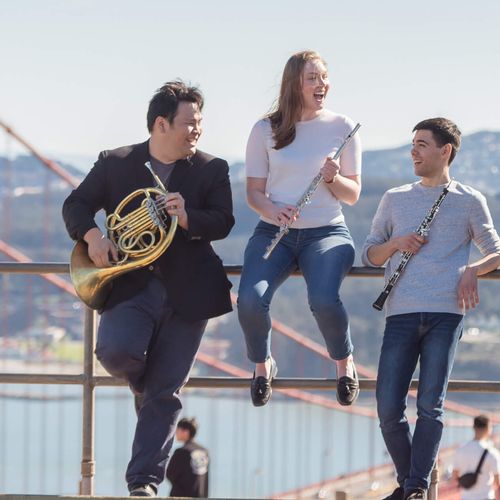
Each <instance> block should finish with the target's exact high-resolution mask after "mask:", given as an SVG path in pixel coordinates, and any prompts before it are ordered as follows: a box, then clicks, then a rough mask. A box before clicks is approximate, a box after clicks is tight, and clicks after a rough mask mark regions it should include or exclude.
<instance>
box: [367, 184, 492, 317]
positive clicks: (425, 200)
mask: <svg viewBox="0 0 500 500" xmlns="http://www.w3.org/2000/svg"><path fill="white" fill-rule="evenodd" d="M442 189H443V188H442V187H425V186H422V185H421V184H420V183H418V182H417V183H414V184H408V185H405V186H401V187H399V188H394V189H391V190H389V191H387V192H386V193H385V194H384V196H383V198H382V200H381V202H380V204H379V207H378V209H377V212H376V214H375V217H374V219H373V222H372V227H371V230H370V234H369V235H368V237H367V238H366V241H365V244H364V246H363V250H362V261H363V264H365V265H367V266H374V264H373V263H371V262H370V260H369V258H368V249H369V248H370V247H371V246H372V245H380V244H382V243H385V242H386V241H388V240H389V239H391V238H394V237H400V236H404V235H407V234H409V233H411V232H412V231H415V230H416V229H417V227H418V226H419V225H420V223H421V222H422V220H423V219H424V217H425V216H426V215H427V213H428V211H429V210H430V208H431V207H432V205H433V204H434V202H435V201H436V199H437V198H438V197H439V195H440V193H441V192H442ZM472 242H474V244H475V245H476V246H477V247H478V249H479V250H480V252H481V253H482V254H483V255H489V254H495V253H500V238H499V237H498V234H497V232H496V231H495V228H494V226H493V221H492V218H491V214H490V211H489V209H488V205H487V203H486V199H485V197H484V196H483V195H482V194H481V193H479V192H478V191H476V190H475V189H473V188H471V187H469V186H465V185H463V184H460V183H458V182H453V184H452V185H451V187H450V190H449V193H448V195H447V196H446V198H445V200H444V201H443V203H442V205H441V207H440V209H439V212H438V213H437V215H436V217H435V219H434V221H433V222H432V225H431V227H430V231H429V235H428V238H427V243H426V244H425V245H424V246H422V248H421V249H420V251H419V252H418V253H417V254H415V255H413V256H412V257H411V259H410V261H409V262H408V264H407V266H406V268H405V270H404V272H403V273H402V274H401V276H400V278H399V280H398V282H397V284H396V286H395V287H394V288H393V290H392V292H391V294H390V295H389V298H388V300H387V302H386V314H387V316H391V315H395V314H407V313H412V312H449V313H455V314H463V313H464V311H462V310H461V309H459V307H458V296H457V287H458V283H459V281H460V278H461V276H462V274H463V271H464V269H465V267H466V266H467V264H468V263H469V257H470V248H471V243H472ZM400 262H401V252H395V253H394V254H393V255H392V256H391V257H390V259H389V260H388V261H387V263H386V269H385V279H386V281H387V280H388V279H389V277H390V276H391V275H392V273H393V272H394V271H395V270H396V269H397V267H398V265H399V263H400Z"/></svg>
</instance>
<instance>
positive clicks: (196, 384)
mask: <svg viewBox="0 0 500 500" xmlns="http://www.w3.org/2000/svg"><path fill="white" fill-rule="evenodd" d="M250 380H251V379H249V378H240V377H192V378H191V379H190V380H189V381H188V383H187V384H186V387H190V388H197V389H248V387H249V385H250ZM84 381H85V376H84V375H83V374H80V375H59V374H49V373H0V383H3V384H65V385H77V384H82V383H83V382H84ZM376 383H377V381H376V379H359V385H360V388H361V389H363V390H367V391H373V390H375V385H376ZM93 385H94V386H96V387H97V386H98V387H126V386H127V383H126V382H125V381H124V380H121V379H118V378H114V377H109V376H105V375H103V376H96V377H94V378H93ZM336 387H337V380H336V379H328V378H277V379H275V380H274V381H273V388H275V389H308V390H335V389H336ZM417 388H418V380H412V382H411V389H417ZM448 392H489V393H500V381H494V380H450V382H449V385H448Z"/></svg>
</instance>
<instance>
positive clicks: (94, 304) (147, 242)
mask: <svg viewBox="0 0 500 500" xmlns="http://www.w3.org/2000/svg"><path fill="white" fill-rule="evenodd" d="M145 165H146V167H147V168H148V169H149V170H150V171H151V173H152V174H153V177H154V178H155V180H156V183H157V184H158V187H152V188H144V189H137V190H136V191H134V192H132V193H130V194H129V195H128V196H126V197H125V198H124V199H123V200H122V201H121V202H120V203H119V204H118V206H117V207H116V209H115V211H114V212H113V213H111V214H110V215H108V217H107V218H106V224H105V225H106V229H107V232H108V238H109V239H110V240H111V242H112V243H113V244H114V245H115V246H116V248H117V250H118V256H119V260H118V261H117V262H113V263H112V265H111V266H110V267H104V268H99V267H97V266H96V265H95V264H94V263H93V262H92V260H91V259H90V257H89V256H88V247H87V244H86V243H85V242H84V241H81V240H80V241H78V242H77V243H76V245H75V247H74V248H73V251H72V253H71V259H70V277H71V281H72V282H73V286H74V287H75V291H76V293H77V295H78V297H79V298H80V299H81V300H82V302H83V303H84V304H86V305H87V306H88V307H90V308H91V309H100V308H101V307H102V306H103V305H104V302H105V301H106V298H107V296H108V294H109V291H110V288H111V281H112V280H114V279H115V278H117V277H118V276H121V275H122V274H125V273H128V272H130V271H134V270H136V269H140V268H142V267H144V266H147V265H149V264H150V263H152V262H154V261H155V260H156V259H157V258H158V257H160V255H162V254H163V252H164V251H165V250H166V249H167V248H168V246H169V245H170V243H172V240H173V238H174V234H175V231H176V229H177V216H173V217H170V216H168V215H167V213H166V212H165V211H164V207H163V206H162V205H161V203H160V202H159V201H157V197H158V196H162V195H166V194H167V193H168V191H167V190H166V189H165V186H164V185H163V183H162V182H161V180H160V179H159V178H158V176H157V175H156V174H155V172H154V171H153V170H152V168H151V164H150V163H149V162H146V164H145ZM138 197H142V198H143V200H142V201H141V203H140V206H139V207H138V208H136V209H135V210H133V211H131V212H130V213H128V214H126V215H124V216H121V215H120V214H121V213H122V211H123V210H124V208H125V207H126V206H127V205H128V204H129V203H131V202H132V201H135V199H136V198H138Z"/></svg>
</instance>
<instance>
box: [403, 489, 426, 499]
mask: <svg viewBox="0 0 500 500" xmlns="http://www.w3.org/2000/svg"><path fill="white" fill-rule="evenodd" d="M425 498H426V495H425V490H423V489H422V488H412V489H411V490H408V491H407V492H406V493H405V497H404V500H417V499H424V500H425Z"/></svg>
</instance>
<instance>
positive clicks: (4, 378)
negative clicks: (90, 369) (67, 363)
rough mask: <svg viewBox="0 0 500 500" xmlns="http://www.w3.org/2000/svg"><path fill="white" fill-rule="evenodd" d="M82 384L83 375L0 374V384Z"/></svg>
mask: <svg viewBox="0 0 500 500" xmlns="http://www.w3.org/2000/svg"><path fill="white" fill-rule="evenodd" d="M109 378H112V377H109ZM84 382H85V375H83V374H78V375H61V374H58V373H0V383H2V384H36V385H43V384H47V385H50V384H56V385H58V384H61V385H82V384H83V383H84Z"/></svg>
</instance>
